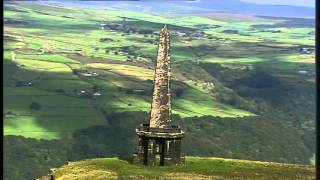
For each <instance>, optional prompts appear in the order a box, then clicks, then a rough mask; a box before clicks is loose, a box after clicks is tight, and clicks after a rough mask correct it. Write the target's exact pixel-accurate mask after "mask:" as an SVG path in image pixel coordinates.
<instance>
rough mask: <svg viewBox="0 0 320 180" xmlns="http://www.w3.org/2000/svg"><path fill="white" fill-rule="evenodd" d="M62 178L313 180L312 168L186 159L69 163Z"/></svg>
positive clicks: (61, 172)
mask: <svg viewBox="0 0 320 180" xmlns="http://www.w3.org/2000/svg"><path fill="white" fill-rule="evenodd" d="M53 174H54V177H55V178H56V179H57V180H63V179H70V180H72V179H203V180H204V179H235V178H236V179H315V168H314V167H313V166H303V165H296V164H281V163H271V162H260V161H246V160H236V159H223V158H205V157H202V158H200V157H187V158H186V163H185V164H181V165H176V166H175V165H173V166H164V167H146V166H142V165H133V164H130V163H128V162H127V161H124V160H119V159H118V158H101V159H90V160H84V161H79V162H71V163H69V164H68V165H64V166H63V167H60V168H57V169H55V171H54V173H53Z"/></svg>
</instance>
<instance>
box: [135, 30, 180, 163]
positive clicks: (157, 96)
mask: <svg viewBox="0 0 320 180" xmlns="http://www.w3.org/2000/svg"><path fill="white" fill-rule="evenodd" d="M170 70H171V69H170V36H169V32H168V29H167V27H166V26H164V27H163V28H162V30H161V31H160V38H159V47H158V55H157V62H156V68H155V78H154V89H153V98H152V107H151V119H150V124H142V125H140V127H139V128H137V129H136V133H137V135H138V136H139V145H138V152H137V153H135V154H134V161H135V162H136V163H140V164H144V165H151V166H155V165H160V166H163V165H169V164H179V163H182V162H184V157H182V154H181V140H182V138H183V137H184V132H183V131H182V130H181V129H180V127H179V126H173V125H171V124H170V123H171V93H170V77H171V74H170Z"/></svg>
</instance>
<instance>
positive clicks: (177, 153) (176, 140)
mask: <svg viewBox="0 0 320 180" xmlns="http://www.w3.org/2000/svg"><path fill="white" fill-rule="evenodd" d="M136 133H137V135H138V136H139V145H138V152H136V153H134V154H133V156H134V157H133V161H134V163H138V164H144V165H148V166H165V165H170V164H180V163H184V162H185V158H184V157H183V156H182V154H181V141H182V138H183V137H184V132H183V131H182V130H181V129H180V128H179V127H178V126H170V127H166V128H151V127H149V124H142V125H141V126H140V127H139V128H137V129H136Z"/></svg>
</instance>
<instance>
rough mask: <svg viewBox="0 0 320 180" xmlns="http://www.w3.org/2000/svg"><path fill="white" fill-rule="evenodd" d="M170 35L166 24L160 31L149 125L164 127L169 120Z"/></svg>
mask: <svg viewBox="0 0 320 180" xmlns="http://www.w3.org/2000/svg"><path fill="white" fill-rule="evenodd" d="M169 49H170V37H169V32H168V29H167V27H166V26H164V27H163V28H162V29H161V31H160V38H159V47H158V55H157V62H156V68H155V78H154V89H153V98H152V108H151V119H150V127H158V128H159V127H160V128H162V127H165V126H168V125H169V124H170V121H171V117H170V116H171V94H170V51H169Z"/></svg>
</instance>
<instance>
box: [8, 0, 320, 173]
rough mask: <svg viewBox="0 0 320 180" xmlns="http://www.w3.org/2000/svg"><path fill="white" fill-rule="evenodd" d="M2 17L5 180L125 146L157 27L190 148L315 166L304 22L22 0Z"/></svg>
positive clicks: (145, 93)
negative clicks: (165, 39) (163, 34)
mask: <svg viewBox="0 0 320 180" xmlns="http://www.w3.org/2000/svg"><path fill="white" fill-rule="evenodd" d="M3 20H4V34H3V38H4V54H3V57H4V61H3V64H4V69H3V70H4V84H3V88H4V122H3V124H4V152H5V156H4V162H5V169H4V174H5V176H4V179H34V178H35V177H39V176H41V175H42V174H45V173H46V172H47V170H48V169H49V168H51V167H58V166H61V165H63V164H64V163H65V162H67V161H78V160H82V159H91V158H98V157H117V156H128V155H130V154H132V152H133V151H134V148H135V147H136V144H137V137H136V134H135V133H134V129H135V128H136V127H137V126H138V125H139V124H140V123H146V122H148V120H149V114H148V113H149V111H150V104H151V94H152V86H153V73H154V70H153V68H154V63H155V59H156V57H155V56H156V51H157V43H158V42H157V41H158V35H159V31H160V29H161V28H162V27H163V25H164V24H167V26H168V28H169V31H170V33H171V55H172V56H171V57H172V68H173V81H172V89H173V90H172V91H173V99H172V102H173V105H172V108H173V123H175V124H179V125H181V126H182V128H183V129H184V130H185V132H186V134H187V137H186V138H185V141H184V143H183V150H184V151H185V153H186V155H189V156H208V157H210V156H215V157H226V158H237V159H248V160H263V161H275V162H283V163H300V164H310V163H312V162H314V153H315V101H314V99H315V91H314V87H315V64H314V62H315V57H314V56H315V55H314V49H313V48H314V43H315V37H314V32H315V29H314V22H312V20H306V19H290V18H289V19H282V18H270V17H255V16H244V15H236V14H232V15H231V14H226V13H208V14H199V15H197V14H190V15H183V16H179V15H177V16H163V15H157V14H151V13H144V12H137V11H135V12H133V11H126V10H123V9H116V8H93V7H87V8H84V7H82V6H77V7H74V6H65V5H61V4H60V5H59V4H54V3H50V2H49V3H48V2H21V1H17V2H5V3H4V19H3ZM188 161H190V162H191V161H193V160H192V158H191V159H189V160H188ZM119 163H125V162H123V161H119ZM299 172H300V171H299Z"/></svg>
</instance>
